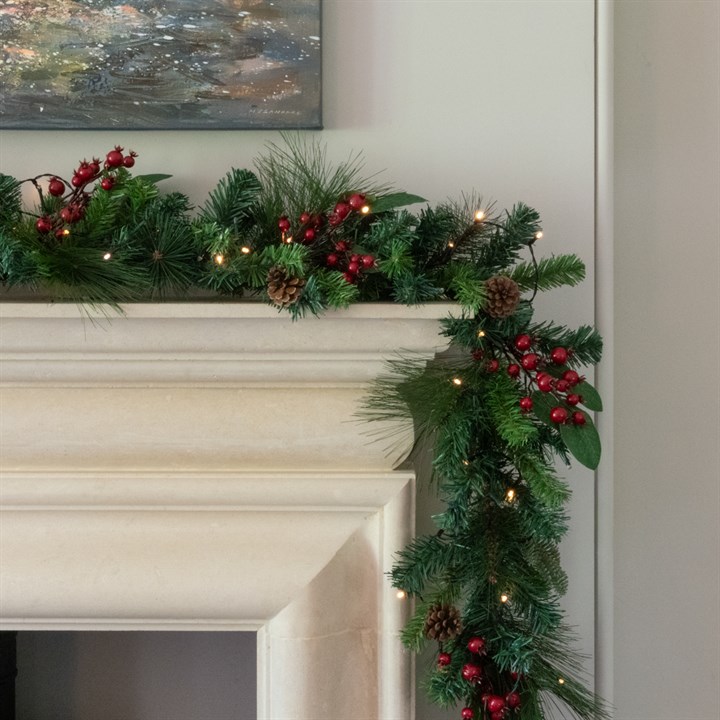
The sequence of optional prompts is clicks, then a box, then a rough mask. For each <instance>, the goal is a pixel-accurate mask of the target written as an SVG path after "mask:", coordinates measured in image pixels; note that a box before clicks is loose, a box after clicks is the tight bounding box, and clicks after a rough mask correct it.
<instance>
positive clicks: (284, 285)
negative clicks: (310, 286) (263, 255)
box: [267, 265, 305, 307]
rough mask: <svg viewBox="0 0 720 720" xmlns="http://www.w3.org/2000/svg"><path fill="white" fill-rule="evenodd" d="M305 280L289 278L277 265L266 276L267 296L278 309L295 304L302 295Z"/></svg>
mask: <svg viewBox="0 0 720 720" xmlns="http://www.w3.org/2000/svg"><path fill="white" fill-rule="evenodd" d="M304 287H305V280H304V279H303V278H299V277H291V276H290V275H288V274H287V272H285V270H284V269H283V268H281V267H280V266H279V265H276V266H275V267H272V268H270V271H269V272H268V276H267V294H268V296H269V297H270V299H271V300H272V301H273V303H275V305H279V306H280V307H288V306H289V305H292V304H293V303H296V302H297V301H298V300H299V299H300V295H302V291H303V288H304Z"/></svg>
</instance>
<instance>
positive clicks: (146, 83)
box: [0, 0, 322, 130]
mask: <svg viewBox="0 0 720 720" xmlns="http://www.w3.org/2000/svg"><path fill="white" fill-rule="evenodd" d="M0 37H2V42H3V59H2V63H0V87H2V95H1V96H0V127H3V128H23V129H44V130H48V129H86V130H87V129H138V130H140V129H153V130H155V129H157V130H167V129H241V128H258V129H262V128H266V129H290V128H319V127H321V122H322V121H321V113H320V110H321V107H320V99H321V76H320V0H0Z"/></svg>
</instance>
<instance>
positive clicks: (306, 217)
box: [300, 212, 312, 225]
mask: <svg viewBox="0 0 720 720" xmlns="http://www.w3.org/2000/svg"><path fill="white" fill-rule="evenodd" d="M311 219H312V216H311V215H310V213H307V212H304V213H303V214H302V215H301V216H300V222H301V223H302V224H303V225H304V224H305V223H306V222H310V220H311Z"/></svg>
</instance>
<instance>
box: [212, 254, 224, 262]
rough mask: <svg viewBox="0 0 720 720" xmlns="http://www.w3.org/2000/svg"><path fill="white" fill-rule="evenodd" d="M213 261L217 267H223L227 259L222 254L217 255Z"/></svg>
mask: <svg viewBox="0 0 720 720" xmlns="http://www.w3.org/2000/svg"><path fill="white" fill-rule="evenodd" d="M213 260H214V261H215V264H216V265H222V264H223V263H224V262H225V257H224V255H222V253H217V254H216V255H215V257H213Z"/></svg>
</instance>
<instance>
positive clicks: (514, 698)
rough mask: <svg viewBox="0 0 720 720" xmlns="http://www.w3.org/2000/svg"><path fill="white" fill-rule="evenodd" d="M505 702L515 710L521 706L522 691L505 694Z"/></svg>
mask: <svg viewBox="0 0 720 720" xmlns="http://www.w3.org/2000/svg"><path fill="white" fill-rule="evenodd" d="M505 702H506V703H507V706H508V707H509V708H510V709H511V710H514V709H515V708H519V707H520V693H519V692H517V691H516V690H513V691H512V692H509V693H508V694H507V695H506V696H505Z"/></svg>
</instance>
